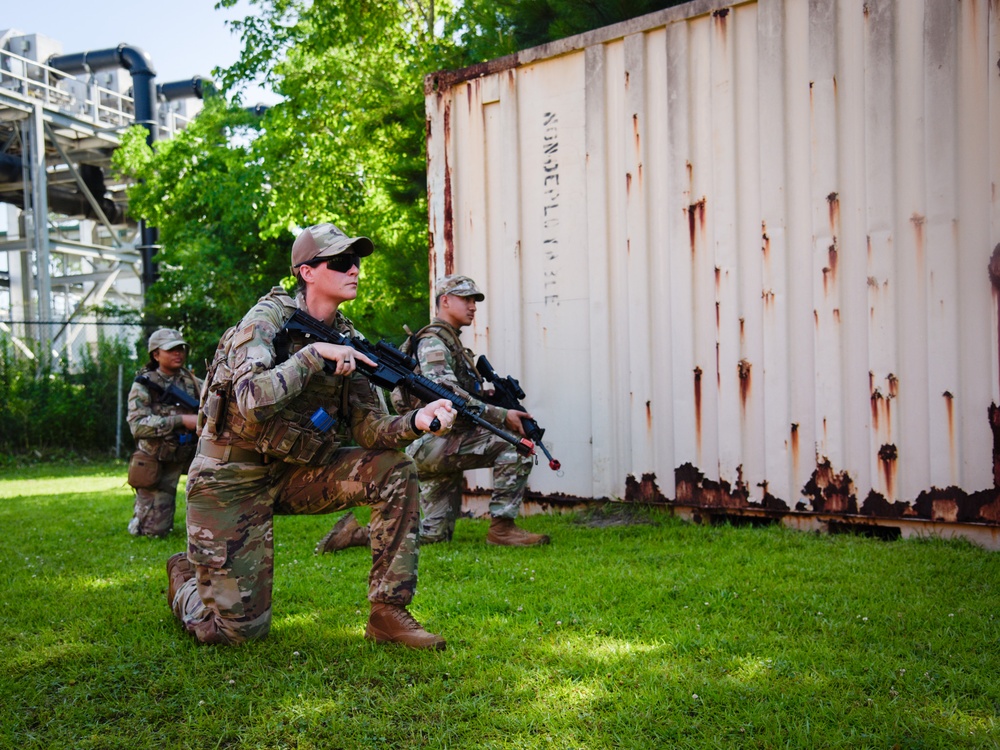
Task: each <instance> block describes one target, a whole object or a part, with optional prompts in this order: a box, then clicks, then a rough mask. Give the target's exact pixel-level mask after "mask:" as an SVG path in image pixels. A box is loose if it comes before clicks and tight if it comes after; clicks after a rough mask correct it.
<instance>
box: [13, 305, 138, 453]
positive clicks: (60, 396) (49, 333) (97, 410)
mask: <svg viewBox="0 0 1000 750" xmlns="http://www.w3.org/2000/svg"><path fill="white" fill-rule="evenodd" d="M145 340H146V328H145V327H144V326H143V324H142V323H140V322H137V321H134V320H108V319H101V318H96V317H91V318H81V319H74V320H72V321H69V322H67V321H49V322H46V321H17V320H3V321H0V453H4V454H23V453H30V452H52V451H56V452H72V453H83V454H87V453H99V454H105V455H118V456H121V455H127V453H128V452H129V451H130V450H131V448H132V437H131V434H130V433H129V430H128V427H127V425H126V424H125V403H126V398H127V396H128V390H129V388H130V387H131V383H132V378H133V376H134V375H135V372H136V371H137V370H138V369H139V367H140V366H141V365H142V364H143V363H144V362H145V361H146V352H145Z"/></svg>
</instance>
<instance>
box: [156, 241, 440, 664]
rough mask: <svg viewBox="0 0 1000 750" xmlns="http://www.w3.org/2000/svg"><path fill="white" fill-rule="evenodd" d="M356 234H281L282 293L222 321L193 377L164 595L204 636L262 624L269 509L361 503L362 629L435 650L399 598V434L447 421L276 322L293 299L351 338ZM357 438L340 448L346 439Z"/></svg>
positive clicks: (409, 580)
mask: <svg viewBox="0 0 1000 750" xmlns="http://www.w3.org/2000/svg"><path fill="white" fill-rule="evenodd" d="M373 249H374V248H373V246H372V242H371V240H369V239H368V238H367V237H347V236H346V235H344V233H343V232H341V231H340V230H339V229H337V227H335V226H333V225H332V224H320V225H317V226H313V227H309V228H308V229H306V230H304V231H303V232H302V233H301V234H300V235H299V236H298V238H297V239H296V240H295V243H294V244H293V245H292V258H291V260H292V273H293V274H294V275H295V277H296V279H297V283H298V291H297V294H296V296H295V298H294V299H293V298H292V297H290V296H288V295H287V294H286V293H285V292H284V290H283V289H282V288H281V287H275V288H274V289H272V290H271V291H270V293H268V294H267V295H266V296H264V297H262V298H261V299H260V300H259V301H258V302H257V304H256V305H255V306H254V307H253V308H252V309H251V310H250V311H249V312H248V313H247V314H246V315H245V316H244V317H243V320H241V321H240V323H239V324H238V325H236V326H234V327H233V328H231V329H229V331H227V332H226V334H225V335H224V336H223V337H222V340H221V341H220V342H219V346H218V349H217V350H216V354H215V358H214V360H213V362H212V364H211V366H210V368H209V371H208V374H207V376H206V381H207V384H206V388H205V398H204V400H203V403H202V407H201V413H200V415H199V420H200V422H201V426H202V431H201V439H200V440H199V443H198V453H197V455H196V457H195V459H194V462H193V463H192V464H191V472H190V474H189V477H188V486H187V531H188V551H187V553H186V554H185V553H179V554H176V555H174V556H173V557H171V558H170V559H169V560H168V561H167V575H168V578H169V582H170V585H169V588H168V591H167V598H168V600H169V602H170V606H171V608H172V609H173V611H174V614H175V615H176V616H177V617H178V618H179V619H180V621H181V622H182V623H183V625H184V627H185V628H186V629H187V630H188V631H189V632H191V633H192V634H194V636H195V637H196V638H197V639H198V640H199V641H201V642H203V643H221V644H236V643H241V642H243V641H246V640H248V639H252V638H261V637H263V636H265V635H266V634H267V632H268V630H269V628H270V625H271V588H272V581H273V575H274V540H273V517H274V515H275V514H279V515H300V514H312V513H330V512H332V511H336V510H342V509H344V508H350V507H352V506H354V505H370V506H371V508H372V515H371V548H372V568H371V573H370V574H369V577H368V599H369V600H370V602H371V612H370V614H369V618H368V625H367V628H366V630H365V637H366V638H369V639H371V640H374V641H378V642H393V643H402V644H405V645H406V646H410V647H412V648H433V649H443V648H444V645H445V641H444V639H443V638H441V637H440V636H437V635H434V634H432V633H429V632H427V631H426V630H424V629H423V628H422V627H421V626H420V624H419V623H418V622H417V621H416V620H415V619H413V617H412V616H411V615H410V613H409V612H408V611H407V609H406V607H407V605H408V604H409V603H410V601H411V599H412V598H413V594H414V592H415V590H416V585H417V549H418V531H419V528H418V527H419V507H420V506H419V498H418V495H417V473H416V467H415V466H414V464H413V460H412V459H411V458H410V457H409V456H407V455H406V454H405V453H404V452H403V451H402V448H404V447H405V446H406V445H408V444H409V443H410V442H412V441H413V440H415V439H417V437H419V436H420V435H422V434H424V432H425V431H427V430H428V429H430V427H431V425H432V422H433V420H434V418H435V417H437V418H438V420H439V421H440V428H439V431H438V434H444V433H446V432H447V431H448V430H449V429H450V427H451V423H452V421H453V420H454V412H453V411H452V410H451V408H452V407H451V403H450V402H448V401H445V400H438V401H434V402H432V403H430V404H428V405H427V406H424V407H423V408H421V409H419V410H414V411H412V412H410V413H407V414H406V415H404V416H399V417H395V416H390V415H388V414H386V412H385V411H384V410H383V408H382V406H381V405H380V401H379V399H378V398H377V396H376V394H375V392H374V390H373V388H372V386H371V384H370V383H369V381H368V380H367V379H366V378H365V377H364V376H363V375H361V374H360V373H358V372H356V371H355V367H356V363H357V361H358V360H360V361H361V362H364V363H367V364H369V365H371V364H374V363H373V362H372V361H371V360H370V359H368V358H367V357H366V356H365V355H363V354H361V353H360V352H357V351H356V350H355V349H353V348H352V347H350V346H339V345H336V344H330V343H327V342H316V341H313V342H309V341H306V340H304V339H302V338H300V337H298V336H297V335H289V334H288V332H286V331H283V327H284V325H285V323H286V322H287V321H288V320H289V318H291V316H292V314H293V313H294V312H295V311H296V310H302V311H303V312H306V313H308V314H309V315H311V316H312V317H314V318H316V319H318V320H320V321H323V322H324V323H325V324H327V325H329V326H331V327H333V328H335V329H336V330H337V331H340V332H341V333H344V334H348V335H351V336H354V335H357V334H356V333H355V331H354V328H353V326H352V324H351V322H350V321H349V320H348V319H347V318H345V317H344V316H343V314H341V313H340V312H339V311H338V307H339V306H340V304H341V303H342V302H346V301H347V300H352V299H354V298H355V297H356V296H357V289H358V274H359V273H360V268H361V259H362V258H363V257H365V256H368V255H370V254H371V253H372V251H373ZM351 439H353V441H354V442H355V443H356V444H357V445H358V446H360V447H346V446H347V443H348V441H349V440H351Z"/></svg>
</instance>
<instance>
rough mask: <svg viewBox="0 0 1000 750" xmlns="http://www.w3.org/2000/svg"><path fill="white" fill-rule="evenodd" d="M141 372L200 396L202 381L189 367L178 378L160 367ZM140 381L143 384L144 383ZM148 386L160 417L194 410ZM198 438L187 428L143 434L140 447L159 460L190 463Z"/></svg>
mask: <svg viewBox="0 0 1000 750" xmlns="http://www.w3.org/2000/svg"><path fill="white" fill-rule="evenodd" d="M139 375H145V376H146V377H147V378H149V379H150V380H151V381H153V382H154V383H155V384H156V385H158V386H160V387H161V388H164V389H165V388H166V387H167V386H168V385H170V383H173V384H174V385H175V386H176V387H178V388H180V389H181V390H183V391H184V392H185V393H187V394H188V395H189V396H191V397H192V398H194V399H197V398H198V381H197V380H196V379H195V377H194V375H193V374H192V373H191V371H190V370H188V369H187V368H183V367H182V368H181V371H180V372H179V373H178V375H177V377H176V379H174V378H168V377H165V376H164V375H163V373H161V372H160V371H159V370H158V369H156V368H154V369H152V370H142V371H140V373H139ZM140 385H142V384H141V383H140ZM143 388H146V391H147V392H148V393H149V401H150V408H151V411H152V412H153V414H155V415H156V416H158V417H178V416H181V415H183V414H192V413H193V412H192V411H191V410H190V409H187V408H185V407H183V406H179V405H177V404H172V403H169V400H168V399H166V398H164V397H163V396H161V395H160V394H158V393H156V391H155V389H152V388H147V387H146V386H145V385H143ZM196 442H197V441H196V439H195V437H194V433H192V432H190V431H188V430H184V431H180V432H172V433H170V434H169V435H164V436H163V437H154V438H139V439H138V440H137V441H136V447H137V448H138V449H139V450H141V451H143V452H145V453H148V454H149V455H150V456H154V457H155V458H156V460H157V461H163V462H165V463H187V462H189V461H190V460H191V459H192V458H194V451H195V443H196Z"/></svg>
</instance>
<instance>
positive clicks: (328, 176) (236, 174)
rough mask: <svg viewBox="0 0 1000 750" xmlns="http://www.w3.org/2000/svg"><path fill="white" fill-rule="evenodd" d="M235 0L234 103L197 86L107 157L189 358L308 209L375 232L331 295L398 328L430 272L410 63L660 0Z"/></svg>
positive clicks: (236, 312) (415, 315)
mask: <svg viewBox="0 0 1000 750" xmlns="http://www.w3.org/2000/svg"><path fill="white" fill-rule="evenodd" d="M248 1H249V3H250V6H251V8H252V9H253V13H252V14H251V15H248V16H246V17H245V18H243V19H242V20H239V21H236V22H233V23H232V26H233V28H234V30H235V31H236V32H237V33H238V34H239V35H240V38H241V40H242V43H243V53H242V55H241V57H240V60H239V61H237V63H236V64H234V65H233V66H232V67H230V68H228V69H226V70H223V71H221V85H222V89H223V91H225V92H228V93H230V94H235V99H234V101H235V102H237V104H235V105H229V106H227V105H226V104H225V102H224V101H223V100H222V99H221V98H219V99H215V100H210V101H208V102H207V103H206V107H205V110H204V111H203V113H202V114H201V115H199V117H198V118H197V119H196V120H195V122H194V124H193V125H192V126H191V127H189V128H188V130H187V131H185V132H184V133H182V134H181V135H179V136H178V137H176V138H175V139H174V140H173V141H168V142H165V143H159V144H157V150H156V153H155V154H152V153H151V152H149V151H148V150H146V151H144V150H143V144H140V143H139V138H138V136H133V137H131V138H130V139H129V140H128V142H127V143H126V145H125V147H123V148H122V149H120V150H119V153H120V154H121V156H120V157H119V160H118V164H119V166H120V167H121V168H123V169H125V170H126V171H128V172H129V173H131V174H132V175H134V176H135V177H136V178H137V179H138V180H139V181H140V182H139V183H138V184H137V185H136V186H135V187H134V188H132V190H131V191H130V206H131V210H132V213H133V214H134V215H138V216H143V217H144V218H146V219H147V220H148V221H149V222H150V223H151V224H152V225H154V226H157V227H158V228H159V229H160V238H161V243H162V245H163V248H164V249H163V250H162V251H161V253H160V254H159V255H158V256H157V260H158V262H159V264H160V272H161V278H160V280H159V281H157V282H156V284H154V285H153V287H152V289H151V291H150V294H149V300H148V302H149V312H150V314H151V315H154V316H156V317H157V318H159V319H160V320H161V321H163V322H170V323H171V324H173V325H179V326H184V328H185V332H186V333H188V334H190V335H191V336H192V338H194V339H195V341H193V342H192V343H193V344H194V345H195V350H196V355H197V356H198V357H199V358H201V357H204V356H207V355H210V351H209V349H210V344H211V343H212V342H214V341H216V340H218V337H219V335H220V334H221V333H222V331H224V330H225V328H226V327H227V326H229V325H232V324H233V323H235V322H236V321H237V320H238V319H239V316H240V315H242V314H243V312H245V311H246V309H247V308H248V307H249V306H250V305H251V304H252V303H253V300H254V299H256V297H257V296H259V295H260V294H262V293H263V292H264V291H266V289H267V288H268V287H269V286H270V285H271V283H273V281H274V280H275V279H277V278H279V277H280V276H282V275H285V274H287V270H286V264H287V258H288V249H289V247H290V243H291V240H292V237H293V233H294V232H295V231H297V230H298V229H299V228H300V227H304V226H308V225H310V224H315V223H319V222H323V221H333V222H334V223H336V224H337V225H338V226H340V227H341V228H342V229H344V230H345V231H347V232H349V233H353V234H364V235H366V236H368V237H371V238H372V240H373V241H374V242H375V246H376V248H377V251H376V253H375V254H373V255H372V256H371V257H370V258H367V259H366V260H365V263H364V266H363V268H362V289H361V294H360V297H359V299H357V300H355V301H353V302H351V303H349V304H347V305H345V306H344V310H345V312H346V313H347V314H348V315H349V316H350V317H352V318H353V319H354V320H355V322H356V323H358V325H359V328H360V329H361V330H362V331H364V332H365V333H366V334H368V335H369V336H373V337H379V336H385V337H387V338H390V339H393V340H397V341H398V340H399V339H400V338H401V337H402V325H403V324H404V323H406V324H409V325H410V327H411V328H416V327H419V326H420V325H422V324H423V323H424V322H425V321H426V320H427V318H428V310H429V303H428V302H429V301H428V289H429V286H430V283H429V282H430V279H429V278H428V245H427V242H428V233H427V186H426V157H425V153H426V151H425V115H424V94H423V78H424V76H425V75H426V74H427V73H431V72H434V71H436V70H442V69H450V68H460V67H464V66H466V65H469V64H472V63H475V62H481V61H484V60H487V59H491V58H495V57H498V56H501V55H504V54H508V53H510V52H513V51H515V50H516V49H517V48H519V47H521V46H526V45H530V44H538V43H541V42H544V41H549V40H550V39H552V38H555V35H561V34H565V33H576V32H578V31H584V30H587V29H589V28H594V26H595V25H603V24H604V23H613V22H614V21H618V20H622V19H623V18H627V17H631V15H637V14H640V13H645V12H649V11H651V10H655V9H657V8H659V7H664V6H666V5H670V4H672V3H670V2H663V0H659V1H657V0H586V1H585V2H570V0H530V1H529V0H494V1H492V2H488V1H487V0H464V1H463V0H454V1H452V0H248ZM237 2H238V0H220V2H219V4H218V5H219V7H233V6H235V5H236V3H237ZM261 79H262V80H264V81H266V82H268V83H270V85H271V86H272V87H273V88H274V90H275V91H276V92H278V93H279V94H281V95H282V96H283V97H284V101H282V102H281V103H279V104H278V105H276V106H273V107H271V108H270V109H269V110H268V111H267V112H266V114H265V115H264V117H263V118H260V119H256V120H255V119H253V118H252V117H250V116H249V115H247V114H246V113H244V112H242V110H241V109H240V107H239V105H238V102H239V95H238V92H239V90H240V88H241V87H242V86H243V85H245V84H247V83H249V82H251V81H255V80H261ZM244 269H248V270H247V271H244ZM193 361H199V360H198V359H194V360H193Z"/></svg>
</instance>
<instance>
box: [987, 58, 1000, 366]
mask: <svg viewBox="0 0 1000 750" xmlns="http://www.w3.org/2000/svg"><path fill="white" fill-rule="evenodd" d="M998 64H1000V63H998ZM989 275H990V284H991V285H992V287H993V303H994V305H995V306H996V308H997V314H998V316H1000V243H997V246H996V247H994V248H993V254H992V255H991V256H990V264H989ZM997 350H998V352H1000V329H998V330H997Z"/></svg>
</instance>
